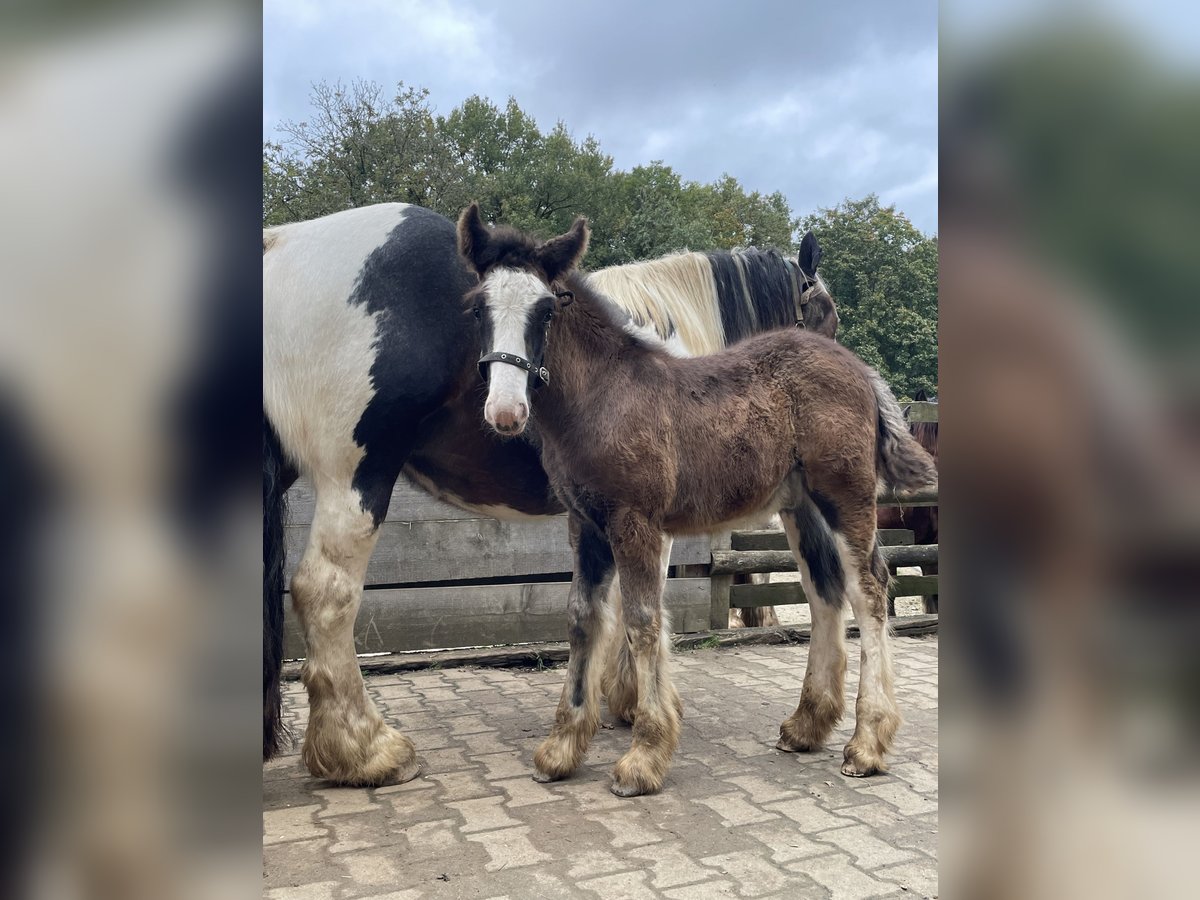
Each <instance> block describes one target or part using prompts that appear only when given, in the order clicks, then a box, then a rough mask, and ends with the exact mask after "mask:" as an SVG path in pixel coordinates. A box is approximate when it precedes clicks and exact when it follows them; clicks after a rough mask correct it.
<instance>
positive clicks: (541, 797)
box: [492, 775, 563, 809]
mask: <svg viewBox="0 0 1200 900" xmlns="http://www.w3.org/2000/svg"><path fill="white" fill-rule="evenodd" d="M492 784H493V785H495V786H496V787H498V788H500V789H501V790H502V791H504V793H505V794H507V795H508V800H506V801H505V805H506V806H508V807H509V809H516V808H517V807H521V806H537V805H538V804H541V803H555V802H557V801H560V800H562V799H563V798H562V796H561V795H559V794H555V793H554V792H553V791H549V790H547V789H546V785H544V784H540V783H538V782H536V781H534V780H533V779H532V778H530V777H529V776H528V775H520V776H518V777H516V778H506V779H504V780H503V781H493V782H492Z"/></svg>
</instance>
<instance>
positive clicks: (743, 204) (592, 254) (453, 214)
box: [263, 81, 937, 396]
mask: <svg viewBox="0 0 1200 900" xmlns="http://www.w3.org/2000/svg"><path fill="white" fill-rule="evenodd" d="M311 102H312V110H311V115H310V117H309V118H308V119H307V120H305V121H301V122H285V123H283V124H282V125H281V126H280V128H279V131H280V133H281V134H282V135H283V139H282V140H281V141H268V142H266V143H265V144H264V145H263V225H264V226H270V225H278V224H282V223H284V222H293V221H300V220H304V219H311V218H315V217H317V216H322V215H326V214H328V213H331V212H336V211H338V210H342V209H348V208H351V207H356V206H364V205H367V204H371V203H382V202H388V201H404V202H407V203H417V204H420V205H422V206H426V207H429V208H431V209H434V210H436V211H438V212H440V213H442V214H443V215H445V216H448V217H449V218H451V219H453V218H457V216H458V214H459V212H460V211H461V210H462V208H463V207H464V206H466V205H467V203H469V202H470V201H471V200H476V201H478V202H479V204H480V209H481V211H482V213H483V215H484V218H485V219H489V220H492V221H498V222H504V223H506V224H509V225H514V226H516V227H518V228H522V229H524V230H527V231H530V232H532V233H534V234H540V235H543V236H550V235H553V234H560V233H562V232H564V231H566V230H567V228H568V227H569V226H570V224H571V222H572V220H573V219H574V218H575V216H577V215H581V214H582V215H586V216H587V217H588V218H589V220H590V221H591V224H592V242H591V247H590V249H589V251H588V258H587V265H588V267H589V268H593V269H596V268H602V267H604V266H609V265H616V264H620V263H626V262H632V261H634V260H639V259H652V258H654V257H657V256H662V255H664V254H667V253H670V252H673V251H676V250H684V249H691V250H713V249H732V248H734V247H744V246H773V247H778V248H779V249H781V250H783V251H785V252H788V253H794V252H795V251H796V249H797V243H796V236H797V231H796V226H797V224H801V225H802V226H803V227H804V228H812V229H813V230H814V231H815V232H816V233H817V237H818V238H819V239H820V241H821V245H822V247H823V249H824V256H823V258H822V263H821V273H822V276H823V277H824V279H825V281H826V283H827V284H828V285H829V288H830V291H831V292H832V294H833V297H834V299H835V300H836V302H837V304H838V311H839V314H840V315H841V322H842V325H841V329H840V331H839V335H838V337H839V340H841V341H843V342H844V343H845V344H846V345H847V346H849V347H850V348H851V349H853V350H854V351H855V352H857V353H858V354H859V355H860V356H862V358H863V359H865V360H866V361H867V362H868V363H870V364H872V365H874V366H876V367H877V368H879V370H880V371H881V372H882V373H883V374H884V376H885V377H886V378H887V379H888V380H889V382H890V383H891V385H892V387H893V389H894V390H896V392H897V393H898V394H900V395H905V396H912V394H913V393H914V392H915V391H916V390H917V389H919V388H922V387H923V388H925V389H927V390H930V391H933V390H935V389H936V384H937V242H936V239H930V238H926V237H924V236H923V235H922V234H921V233H920V232H919V231H917V230H916V229H915V228H914V227H913V226H912V225H911V224H910V223H909V222H908V220H907V219H906V218H905V217H904V216H903V215H902V214H901V213H898V212H896V210H895V209H894V208H891V207H889V208H881V207H880V206H879V201H878V199H877V198H875V197H874V196H871V197H868V198H866V199H865V200H860V201H846V202H845V203H843V204H842V205H841V206H838V207H836V208H834V209H828V210H822V211H820V212H819V213H816V214H814V215H811V216H809V217H807V218H806V219H804V220H803V222H801V223H798V222H797V221H796V220H795V219H794V217H793V214H792V211H791V209H790V207H789V206H788V202H787V199H786V198H785V197H784V196H783V194H782V193H780V192H778V191H776V192H775V193H772V194H767V195H764V194H761V193H759V192H757V191H753V192H748V191H747V190H746V189H745V188H744V187H743V186H742V185H741V184H740V183H739V182H738V180H737V179H736V178H734V177H733V176H731V175H728V174H726V175H724V176H722V177H721V178H720V179H718V180H717V181H714V182H712V183H710V184H700V183H699V182H695V181H684V180H683V179H682V178H681V177H680V176H679V174H678V173H677V172H676V171H675V170H674V169H672V168H671V167H670V166H669V165H666V164H665V163H664V162H662V161H661V160H655V161H654V162H652V163H650V164H649V165H644V166H637V167H635V168H633V169H631V170H630V171H627V172H626V171H621V170H618V169H615V168H614V167H613V160H612V157H610V156H608V155H606V154H605V153H604V152H603V151H602V150H601V148H600V143H599V141H598V140H596V138H595V137H593V136H591V135H588V136H587V137H586V138H584V139H583V140H579V141H577V140H576V139H575V138H574V137H573V136H572V135H571V133H570V131H569V130H568V129H567V127H566V125H565V124H564V123H563V122H558V123H557V124H556V125H555V126H554V128H552V129H551V130H549V131H548V132H543V131H542V130H541V129H539V128H538V125H537V123H536V122H535V121H534V120H533V119H532V118H531V117H530V116H529V115H528V114H527V113H525V112H524V111H523V110H522V109H521V107H520V106H519V105H518V104H517V101H516V100H514V99H511V98H510V99H509V100H508V102H507V104H505V106H504V108H503V109H501V108H500V107H498V106H496V105H495V104H493V103H491V102H490V101H489V100H487V99H485V98H482V97H478V96H474V97H469V98H467V100H465V101H464V102H463V103H462V104H461V105H460V106H458V107H456V108H455V109H453V110H451V112H450V113H449V114H448V115H445V116H440V115H436V114H435V113H434V112H433V110H432V109H431V107H430V105H429V96H428V91H426V90H424V89H418V88H409V87H406V86H405V85H404V84H400V85H398V87H397V90H396V94H395V95H394V96H393V97H391V98H390V99H387V98H386V97H385V94H384V91H383V89H382V88H381V87H380V86H379V85H377V84H373V83H370V82H363V81H356V82H354V83H353V84H351V85H350V86H349V87H346V86H343V85H342V84H340V83H338V84H333V85H330V84H327V83H321V84H318V85H316V86H315V87H314V88H313V92H312V96H311Z"/></svg>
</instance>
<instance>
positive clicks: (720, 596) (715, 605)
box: [708, 531, 733, 630]
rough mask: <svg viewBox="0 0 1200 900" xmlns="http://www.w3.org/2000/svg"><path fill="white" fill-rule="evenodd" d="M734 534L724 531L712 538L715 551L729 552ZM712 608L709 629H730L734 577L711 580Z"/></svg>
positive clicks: (715, 576)
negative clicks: (730, 606) (730, 590)
mask: <svg viewBox="0 0 1200 900" xmlns="http://www.w3.org/2000/svg"><path fill="white" fill-rule="evenodd" d="M731 540H732V533H731V532H728V531H722V532H720V533H719V534H714V535H713V537H712V549H713V550H717V551H720V550H729V549H730V547H732V546H733V545H732V543H731ZM710 584H711V590H712V597H711V600H710V602H711V606H710V613H709V622H708V624H709V627H710V628H712V629H713V630H716V629H719V628H720V629H723V628H728V627H729V588H730V587H731V586H732V585H733V576H732V575H714V576H712V579H711V582H710Z"/></svg>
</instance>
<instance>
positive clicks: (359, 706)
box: [263, 204, 837, 785]
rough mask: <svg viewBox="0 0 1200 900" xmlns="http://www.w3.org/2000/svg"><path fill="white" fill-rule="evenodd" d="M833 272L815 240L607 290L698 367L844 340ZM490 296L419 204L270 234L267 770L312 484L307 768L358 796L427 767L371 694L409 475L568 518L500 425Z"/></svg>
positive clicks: (662, 271)
mask: <svg viewBox="0 0 1200 900" xmlns="http://www.w3.org/2000/svg"><path fill="white" fill-rule="evenodd" d="M819 258H820V249H819V247H818V246H817V243H816V240H815V238H814V237H813V236H812V235H811V234H808V235H806V236H805V238H804V241H803V242H802V244H801V251H800V254H799V258H798V260H795V261H793V260H790V259H786V258H784V257H783V256H781V255H780V254H779V253H777V252H775V251H760V250H755V249H749V250H741V251H735V252H732V253H723V252H718V253H707V254H703V253H678V254H674V255H672V256H668V257H664V258H663V259H659V260H651V261H648V262H642V263H635V264H632V265H629V266H619V267H614V268H611V269H607V270H603V271H600V272H597V273H594V274H593V275H591V276H590V277H591V278H592V279H593V280H594V281H595V282H596V284H597V287H598V288H599V289H600V290H602V291H603V292H604V293H605V294H607V295H608V296H610V297H612V298H613V299H614V300H615V301H617V302H618V303H620V304H621V305H622V306H623V307H624V308H625V309H626V310H627V311H628V312H629V314H630V317H631V319H630V324H629V327H630V328H631V329H633V330H640V331H642V332H646V331H650V330H653V332H654V333H656V334H657V335H658V337H659V338H660V339H662V340H663V341H664V342H667V343H668V344H671V343H675V344H676V345H677V346H678V347H680V348H681V350H682V352H686V353H690V354H698V353H706V352H711V351H713V350H716V349H720V348H721V347H724V346H726V345H728V344H731V343H734V342H735V341H737V340H739V339H741V338H743V337H746V336H748V335H750V334H753V333H756V332H758V331H764V330H767V329H770V328H776V327H781V326H787V325H792V324H803V325H804V326H805V327H807V328H810V329H813V330H816V331H820V332H823V333H826V334H828V335H830V336H832V334H833V332H834V330H836V327H837V313H836V309H835V307H834V303H833V300H832V298H830V296H829V294H828V291H827V290H826V289H825V287H824V285H823V284H822V282H821V280H820V278H819V277H818V275H817V263H818V262H819ZM475 284H476V276H475V275H474V274H473V273H470V272H468V270H467V268H466V267H465V266H464V264H463V263H462V261H461V260H460V258H459V256H458V252H457V244H456V237H455V227H454V224H453V223H451V222H450V221H449V220H448V219H445V218H443V217H442V216H440V215H438V214H437V213H434V212H432V211H430V210H427V209H422V208H420V207H416V206H409V205H406V204H380V205H377V206H368V207H362V208H359V209H352V210H347V211H345V212H340V213H335V214H333V215H330V216H326V217H324V218H321V219H316V220H313V221H309V222H300V223H296V224H292V225H284V226H280V227H278V228H272V229H268V230H266V231H264V232H263V412H264V419H263V455H264V480H263V526H264V527H263V555H264V566H265V570H264V585H263V588H264V593H263V717H264V721H263V756H264V759H265V758H269V757H270V756H272V755H273V754H274V753H275V752H276V751H277V750H278V747H279V741H280V717H279V713H280V696H279V678H280V668H281V657H282V639H283V589H284V584H283V580H284V576H283V572H284V558H283V552H284V551H283V546H284V545H283V513H284V510H283V500H284V492H285V491H286V490H287V488H288V487H289V486H290V485H291V484H292V483H293V482H294V481H295V480H296V478H297V477H298V476H299V475H301V474H303V475H306V476H308V477H309V478H310V479H311V481H312V484H313V487H314V489H315V493H316V506H315V510H314V513H313V521H312V526H311V531H310V533H309V538H308V545H307V549H306V550H305V553H304V557H303V559H302V561H301V562H300V565H299V568H298V570H297V572H296V574H295V576H294V578H293V580H292V585H291V591H292V603H293V607H294V609H295V611H296V613H297V616H298V617H299V620H300V623H301V626H302V628H303V631H304V636H305V640H306V643H307V648H308V651H307V652H308V657H307V660H306V662H305V665H304V672H303V676H302V677H303V680H304V684H305V686H306V688H307V689H308V696H309V704H310V712H309V723H308V727H307V730H306V733H305V740H304V747H303V758H304V762H305V765H306V766H307V767H308V769H309V771H310V772H312V773H313V774H314V775H316V776H318V777H322V778H327V779H329V780H331V781H335V782H339V783H343V784H364V785H365V784H380V783H384V782H388V781H403V780H406V779H408V778H411V777H413V776H414V775H415V774H416V772H417V770H418V765H417V759H416V755H415V752H414V748H413V745H412V742H411V741H410V740H409V739H408V738H406V737H404V736H403V735H402V734H400V733H399V732H398V731H396V730H395V729H393V728H391V727H390V726H388V725H387V724H385V723H384V721H383V718H382V716H381V715H380V713H379V711H378V710H377V709H376V708H375V705H374V704H373V702H372V701H371V700H370V698H369V697H368V696H367V694H366V691H365V690H364V688H363V681H362V676H361V673H360V671H359V668H358V661H357V658H356V656H355V650H354V634H353V631H354V620H355V616H356V614H357V612H358V607H359V602H360V600H361V594H362V587H363V579H364V576H365V573H366V568H367V562H368V560H369V558H370V556H371V553H372V551H373V549H374V547H375V541H376V538H377V536H378V529H379V525H380V523H381V522H382V521H383V519H384V517H385V516H386V515H387V508H388V503H389V501H390V499H391V495H392V488H393V486H394V484H395V482H396V480H397V478H399V477H400V476H401V475H405V476H406V477H408V478H410V479H411V480H413V481H414V482H416V483H417V484H419V485H420V486H422V487H423V488H425V489H427V490H429V491H430V492H431V493H433V494H434V495H435V496H437V497H439V498H441V499H443V500H447V501H449V502H451V503H454V504H456V505H459V506H462V507H465V508H468V509H472V510H478V511H482V512H484V513H486V514H489V515H494V516H497V517H512V516H544V515H552V514H555V513H558V512H561V511H562V507H561V506H560V505H559V503H558V501H557V499H556V498H555V497H554V496H553V494H552V492H551V490H550V488H549V484H548V481H547V478H546V474H545V472H544V471H543V469H542V467H541V464H540V462H539V460H538V455H537V453H536V452H535V450H534V449H533V448H532V446H530V445H529V444H528V443H526V442H525V441H524V440H502V439H500V438H499V437H498V436H497V435H496V434H495V433H494V432H493V430H492V429H486V430H485V429H484V428H483V427H482V426H483V403H484V392H483V391H482V390H481V389H480V387H481V383H482V382H481V379H480V375H479V371H478V367H477V364H476V363H477V360H478V358H479V344H478V340H479V339H478V335H477V334H476V332H475V330H474V329H471V328H466V327H463V324H464V323H463V317H464V315H467V314H468V313H466V312H464V305H463V302H462V298H463V296H464V294H466V293H467V292H468V291H469V290H470V289H471V288H473V287H474V286H475ZM511 324H512V326H513V327H521V328H523V327H524V323H523V322H520V323H518V322H513V323H511ZM497 327H500V325H498V326H497ZM504 368H505V369H506V370H508V369H512V371H513V372H514V373H516V374H518V375H521V373H520V372H518V371H517V370H516V369H513V368H512V367H510V366H505V367H504ZM528 377H529V378H534V377H536V375H534V374H530V375H529V376H528Z"/></svg>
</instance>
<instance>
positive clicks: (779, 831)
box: [738, 822, 829, 865]
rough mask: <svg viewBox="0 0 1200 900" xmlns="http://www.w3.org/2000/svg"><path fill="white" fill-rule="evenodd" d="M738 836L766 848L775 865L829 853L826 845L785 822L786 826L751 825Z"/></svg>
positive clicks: (777, 824) (741, 830)
mask: <svg viewBox="0 0 1200 900" xmlns="http://www.w3.org/2000/svg"><path fill="white" fill-rule="evenodd" d="M738 834H740V835H746V836H749V837H752V838H754V839H755V840H756V841H758V842H759V843H760V844H762V845H763V846H764V847H766V848H767V850H768V851H770V856H769V858H770V860H771V862H773V863H775V864H776V865H783V864H784V863H790V862H795V861H796V860H798V859H804V858H806V857H809V856H820V855H822V854H825V853H828V852H829V845H828V844H820V843H817V842H816V841H814V840H812V838H810V837H808V836H807V835H805V834H804V832H803V831H802V830H801V829H800V828H799V826H797V825H796V824H795V823H793V822H787V823H786V825H783V824H780V823H770V824H767V825H752V826H749V827H746V828H740V829H738Z"/></svg>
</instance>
